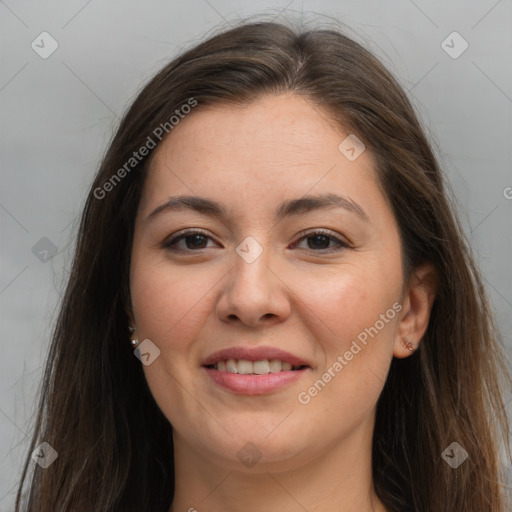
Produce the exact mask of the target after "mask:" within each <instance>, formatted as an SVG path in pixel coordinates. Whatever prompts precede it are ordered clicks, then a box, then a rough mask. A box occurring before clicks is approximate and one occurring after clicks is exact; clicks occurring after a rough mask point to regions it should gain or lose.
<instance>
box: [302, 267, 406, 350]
mask: <svg viewBox="0 0 512 512" xmlns="http://www.w3.org/2000/svg"><path fill="white" fill-rule="evenodd" d="M396 267H397V268H390V267H389V265H388V266H387V267H386V269H384V268H383V267H382V265H381V264H380V263H379V262H374V263H370V262H362V263H358V264H347V265H343V266H341V267H339V268H338V269H336V270H335V271H334V272H328V273H327V272H325V271H324V272H323V273H322V272H318V273H317V272H315V275H310V276H307V277H306V276H305V275H304V274H303V275H302V276H301V279H300V283H301V284H300V289H301V292H300V293H298V295H299V296H300V298H301V301H303V303H304V305H305V306H307V308H306V309H305V311H307V309H310V310H311V313H314V314H313V315H312V314H311V313H310V314H309V315H308V316H309V317H310V318H311V321H312V322H314V321H315V319H316V324H318V325H319V326H321V327H320V328H321V329H322V330H323V332H325V336H323V337H321V336H319V340H320V341H321V340H323V343H324V348H325V349H326V351H328V352H331V351H338V352H339V351H340V350H346V349H347V346H350V344H351V342H352V340H355V339H357V336H358V335H360V334H361V333H364V332H366V331H365V329H369V328H370V327H372V326H374V325H375V323H376V322H378V325H377V327H378V330H379V331H382V334H383V335H385V336H386V337H392V332H391V331H392V329H390V326H393V325H395V324H396V322H397V321H396V315H395V314H394V310H392V305H393V303H394V302H395V301H396V300H397V299H398V298H399V297H400V289H401V284H400V283H401V281H400V269H399V268H398V265H397V266H396ZM390 308H391V312H390V314H388V316H386V318H385V320H387V321H386V322H385V324H384V325H385V327H384V328H383V327H382V325H381V324H382V322H381V321H380V318H381V316H380V315H382V314H384V315H386V312H388V311H389V310H390ZM394 318H395V320H393V319H394ZM318 329H319V328H318V327H317V332H318ZM361 337H362V338H364V334H363V335H362V336H361Z"/></svg>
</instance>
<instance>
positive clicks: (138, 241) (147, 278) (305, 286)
mask: <svg viewBox="0 0 512 512" xmlns="http://www.w3.org/2000/svg"><path fill="white" fill-rule="evenodd" d="M347 135H348V133H344V132H343V131H341V130H340V129H339V127H336V126H335V125H334V124H333V123H332V122H329V121H328V119H327V114H326V113H324V112H322V111H320V109H319V108H318V107H317V106H313V105H312V104H311V103H309V102H308V101H307V100H305V99H303V98H300V97H298V96H295V95H293V94H284V95H280V96H264V97H261V98H259V99H258V100H256V101H255V102H254V103H252V104H251V105H249V106H243V107H242V106H226V105H222V106H215V107H209V108H208V109H203V110H197V111H195V112H194V113H193V114H190V115H189V116H187V117H186V118H185V119H184V120H182V121H181V122H180V124H179V125H177V126H176V127H175V128H174V129H173V131H172V132H171V134H170V136H169V137H168V138H167V139H165V140H164V141H163V143H162V144H161V145H160V146H159V147H158V148H157V150H156V151H157V153H156V154H155V158H154V160H153V162H152V167H151V169H150V170H149V174H148V177H147V182H146V184H145V188H144V191H143V196H142V199H141V202H140V205H139V209H138V212H137V220H136V227H135V233H134V243H133V248H132V263H131V269H130V288H131V298H132V312H131V318H132V322H133V324H132V325H133V326H134V327H135V333H134V337H135V338H136V339H139V340H144V339H150V340H151V341H152V342H153V343H154V344H155V345H156V346H157V347H158V348H159V350H160V356H159V357H157V358H156V359H155V360H154V362H152V363H151V364H150V365H147V366H143V369H144V372H145V376H146V379H147V382H148V385H149V387H150V389H151V392H152V394H153V396H154V398H155V400H156V402H157V404H158V406H159V407H160V408H161V410H162V411H163V413H164V414H165V416H166V417H167V418H168V420H169V422H170V423H171V424H172V426H173V428H174V443H175V453H174V464H175V468H176V494H175V498H174V501H173V504H172V506H171V508H170V512H178V511H187V510H189V511H191V512H192V511H193V510H194V509H195V510H197V511H198V512H202V511H214V510H223V511H225V512H231V511H239V510H240V509H241V507H247V506H249V505H250V510H252V511H254V512H258V511H268V510H282V511H283V512H292V511H293V512H294V511H299V510H300V511H302V510H305V509H306V510H308V511H309V512H319V511H322V512H329V511H336V512H340V511H342V512H356V511H357V512H370V511H372V512H383V511H385V510H386V508H385V507H384V506H383V504H382V503H381V502H380V500H379V499H378V498H377V496H376V494H375V492H374V488H373V482H372V475H371V443H372V435H373V429H374V420H375V410H376V403H377V400H378V398H379V395H380V393H381V391H382V388H383V386H384V382H385V380H386V376H387V373H388V370H389V366H390V363H391V360H392V358H393V357H398V358H403V357H408V356H410V355H411V353H412V352H410V351H409V350H408V349H407V348H405V347H404V346H403V345H402V343H401V339H402V338H404V337H405V338H407V340H408V341H410V342H411V343H412V344H413V345H414V346H417V345H418V343H419V342H420V339H421V337H422V336H423V334H424V332H425V330H426V327H427V325H428V319H429V315H430V310H431V307H432V302H433V299H434V295H433V291H432V288H431V287H428V286H426V285H425V284H424V283H423V284H422V282H420V279H423V280H426V279H428V278H429V276H431V275H432V273H433V269H432V268H431V267H430V266H428V265H425V266H424V267H421V268H418V269H416V272H415V273H414V275H413V276H412V277H411V279H410V280H409V281H408V282H404V279H403V275H402V261H401V250H400V237H399V232H398V228H397V224H396V220H395V218H394V216H393V214H392V212H391V209H390V207H389V205H388V203H387V200H386V198H385V197H384V195H383V193H382V191H381V189H380V188H379V186H378V184H377V175H376V173H375V170H374V166H373V160H372V157H371V154H370V152H369V151H368V150H366V151H364V152H363V153H362V154H361V155H360V156H359V157H358V158H357V159H356V160H354V161H349V160H348V159H347V158H346V157H345V156H344V155H343V154H342V153H341V152H340V151H339V150H338V145H339V144H340V142H341V141H343V140H344V139H345V137H346V136H347ZM324 193H337V194H340V195H344V196H345V197H348V198H350V199H351V200H352V201H354V202H355V203H357V204H358V205H359V206H360V207H361V208H362V209H363V210H364V211H365V212H366V214H367V216H368V220H367V221H365V220H364V219H362V218H360V217H359V216H358V215H356V214H355V213H354V212H351V211H347V210H345V209H342V208H338V207H335V208H329V209H323V210H315V211H311V212H307V213H303V214H299V215H294V216H292V217H289V218H285V219H283V220H280V221H279V222H277V221H276V220H275V219H274V217H273V212H274V210H275V208H276V205H278V204H280V203H281V202H282V201H284V200H286V199H295V198H300V197H302V196H304V195H305V194H309V195H316V194H324ZM176 195H197V196H202V197H207V198H210V199H214V200H215V201H218V202H220V203H222V204H223V205H224V206H225V208H226V209H227V211H228V218H227V221H226V222H221V221H220V220H218V219H216V218H214V217H210V216H207V215H204V214H201V213H198V212H194V211H192V210H188V209H181V210H176V211H166V212H165V213H161V214H160V215H156V216H154V217H153V218H151V219H150V220H148V219H147V217H148V215H149V214H150V213H151V212H152V211H153V210H154V209H155V208H157V207H158V206H160V205H161V204H163V203H165V202H166V201H167V199H168V198H169V197H170V196H176ZM185 228H198V229H201V230H204V231H206V233H207V237H206V238H202V239H201V238H200V239H199V241H200V242H202V243H201V244H200V248H199V249H198V248H195V247H196V246H194V243H193V242H194V237H191V238H189V239H188V240H189V242H188V245H187V243H186V240H181V241H180V242H178V243H177V246H176V245H175V246H174V247H175V249H181V252H179V251H177V250H175V251H172V250H171V249H170V248H163V247H162V244H163V243H164V242H165V241H166V240H169V239H170V237H171V235H173V234H174V233H176V232H178V231H180V230H183V229H185ZM318 228H324V229H327V230H329V232H330V233H329V234H330V235H332V236H334V237H337V238H338V239H340V240H342V241H346V242H349V247H348V248H344V247H341V248H340V247H339V245H338V244H337V243H336V241H335V240H330V239H329V238H327V239H321V240H320V242H318V241H317V242H316V245H315V238H314V237H313V238H309V239H308V238H304V236H306V235H309V237H311V234H312V233H314V232H315V231H316V230H317V229H318ZM304 230H308V233H305V234H304V233H302V232H303V231H304ZM248 236H252V237H253V238H254V239H256V240H257V242H258V243H259V244H260V246H261V247H262V249H263V253H262V254H261V255H260V256H259V257H258V258H257V259H256V260H255V261H254V262H252V263H250V264H249V263H247V262H246V261H245V260H244V259H242V258H241V257H240V256H239V255H238V254H237V252H236V251H235V249H236V247H237V246H238V245H239V244H240V243H241V242H242V241H243V240H244V239H245V238H246V237H248ZM208 237H209V238H208ZM308 240H309V243H308ZM329 240H330V241H329ZM336 249H338V250H337V251H336ZM329 250H331V251H332V252H328V251H329ZM418 278H420V279H418ZM396 302H398V303H399V304H401V306H402V309H401V311H400V312H399V313H397V314H396V316H395V317H394V318H393V319H392V320H389V321H388V322H387V323H386V324H385V326H384V328H382V329H381V330H380V331H379V332H378V334H377V335H376V336H374V337H373V338H369V341H368V343H367V345H366V346H364V345H362V344H360V345H361V347H362V350H361V351H360V352H359V353H358V354H357V355H355V356H354V357H353V359H352V360H351V361H350V362H348V364H347V365H346V366H344V368H343V370H342V371H340V372H338V373H336V376H335V377H334V378H332V379H331V381H330V382H329V383H328V384H327V385H326V386H325V387H324V388H323V389H322V390H321V391H320V392H319V393H318V394H317V395H316V396H314V397H312V398H311V400H310V401H309V403H307V404H306V405H304V404H302V403H300V402H299V400H298V394H299V393H300V392H304V391H307V390H308V388H309V387H310V386H311V385H312V384H313V383H314V382H315V381H317V380H318V379H320V378H321V377H322V375H323V374H324V373H325V372H326V371H327V369H328V368H329V367H332V365H333V363H334V362H335V361H336V360H337V357H338V356H340V355H343V354H344V353H345V352H346V351H347V350H348V349H349V348H350V346H351V343H352V342H353V340H356V339H357V335H358V334H360V333H361V332H362V331H364V329H365V328H369V327H370V326H374V325H375V323H376V321H377V320H379V318H380V315H381V314H385V313H386V312H387V311H388V310H389V309H390V308H392V305H393V304H394V303H396ZM236 345H244V346H258V345H271V346H276V347H279V348H281V349H284V350H286V351H289V352H291V353H293V354H295V355H297V356H299V357H301V358H302V359H304V360H306V361H307V362H308V363H309V364H310V366H311V368H310V369H309V370H308V371H307V372H306V373H305V374H304V375H303V376H302V377H301V378H300V379H299V380H298V381H296V382H294V383H292V384H289V385H287V386H286V387H284V388H281V389H279V390H276V391H274V392H272V393H270V394H266V395H260V396H246V395H240V394H235V393H233V392H231V391H227V390H224V389H223V388H220V387H219V386H217V385H216V384H214V383H213V382H212V380H211V379H210V378H209V377H208V375H207V374H206V372H205V371H204V369H203V368H202V367H201V363H202V361H203V360H204V358H205V357H206V356H208V355H210V354H211V353H213V352H215V351H217V350H220V349H224V348H227V347H232V346H236ZM149 435H150V434H149ZM248 442H250V443H252V444H253V445H255V446H256V447H257V450H258V451H259V453H260V454H261V459H260V460H259V461H258V462H257V463H256V464H255V465H253V466H252V467H248V466H246V465H244V464H243V463H242V462H241V461H240V459H239V458H238V456H237V452H238V451H239V450H240V449H241V448H242V447H244V446H245V445H246V443H248Z"/></svg>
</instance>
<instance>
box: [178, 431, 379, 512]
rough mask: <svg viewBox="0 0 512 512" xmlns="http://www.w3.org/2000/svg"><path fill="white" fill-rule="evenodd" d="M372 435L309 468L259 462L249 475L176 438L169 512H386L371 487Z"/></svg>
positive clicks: (356, 435)
mask: <svg viewBox="0 0 512 512" xmlns="http://www.w3.org/2000/svg"><path fill="white" fill-rule="evenodd" d="M371 430H372V429H369V430H368V429H360V430H358V431H357V432H353V433H352V434H351V435H350V436H348V437H346V438H345V439H344V440H343V442H342V443H338V444H337V445H336V446H330V447H329V449H328V450H326V451H325V452H324V453H321V454H318V456H317V457H316V458H315V459H314V460H308V461H307V463H302V464H297V465H294V466H291V465H289V466H288V467H287V468H285V469H283V467H282V466H281V467H280V468H279V469H278V468H276V467H275V466H274V467H273V466H272V465H264V464H263V463H262V462H263V461H260V462H259V463H257V464H256V465H255V466H254V467H253V468H251V469H250V470H247V471H246V472H242V471H239V470H237V469H233V468H230V467H229V466H228V465H224V464H220V463H219V464H216V463H213V462H212V461H211V460H210V459H206V458H205V457H204V456H202V455H201V454H199V453H198V452H197V451H195V450H194V449H193V448H192V447H191V446H189V445H187V443H186V442H185V441H184V439H183V438H181V437H180V436H179V435H177V434H175V444H174V459H175V475H176V480H175V496H174V500H173V503H172V506H171V508H170V509H169V512H179V511H189V512H195V511H197V512H207V511H213V510H222V511H223V512H239V511H240V509H241V507H242V508H247V507H248V506H249V504H250V510H251V511H252V512H264V511H265V512H267V511H268V510H280V511H282V512H296V511H297V510H307V511H308V512H386V508H385V507H384V505H383V504H382V502H381V501H380V500H379V499H378V497H377V496H376V494H375V491H374V488H373V480H372V473H371V444H372V443H371ZM368 436H370V439H368ZM238 467H239V466H238Z"/></svg>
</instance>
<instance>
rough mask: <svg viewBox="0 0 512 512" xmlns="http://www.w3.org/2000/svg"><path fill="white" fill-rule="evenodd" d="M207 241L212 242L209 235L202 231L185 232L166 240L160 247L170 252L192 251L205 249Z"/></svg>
mask: <svg viewBox="0 0 512 512" xmlns="http://www.w3.org/2000/svg"><path fill="white" fill-rule="evenodd" d="M208 239H210V240H212V238H211V237H210V236H209V235H206V234H205V233H203V232H202V231H197V230H195V231H186V232H182V233H179V234H178V235H175V236H173V237H171V238H170V239H168V240H166V241H165V242H164V243H163V244H162V247H164V248H165V249H169V250H171V251H178V252H179V251H183V252H186V251H194V250H197V249H207V248H208V247H207V245H206V244H207V243H208Z"/></svg>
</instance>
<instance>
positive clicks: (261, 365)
mask: <svg viewBox="0 0 512 512" xmlns="http://www.w3.org/2000/svg"><path fill="white" fill-rule="evenodd" d="M252 366H253V372H254V373H255V374H256V375H265V374H266V373H270V365H269V362H268V360H267V359H263V361H255V362H254V363H253V364H252Z"/></svg>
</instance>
